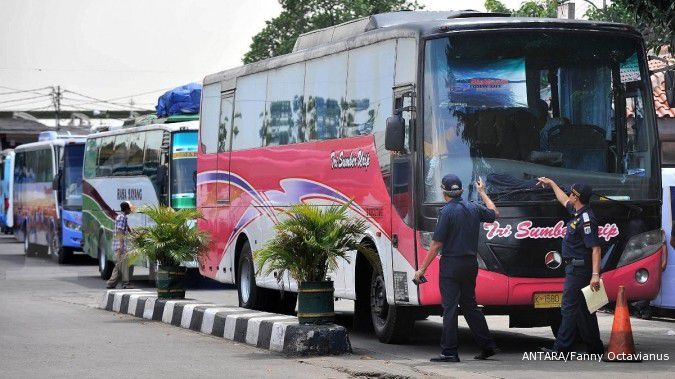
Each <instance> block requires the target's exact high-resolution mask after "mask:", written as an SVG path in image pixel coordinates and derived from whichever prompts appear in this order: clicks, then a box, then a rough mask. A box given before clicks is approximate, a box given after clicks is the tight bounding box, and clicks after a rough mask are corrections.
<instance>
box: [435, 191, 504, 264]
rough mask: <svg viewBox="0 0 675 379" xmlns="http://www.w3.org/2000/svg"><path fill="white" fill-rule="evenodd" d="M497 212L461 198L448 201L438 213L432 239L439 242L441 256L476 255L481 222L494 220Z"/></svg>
mask: <svg viewBox="0 0 675 379" xmlns="http://www.w3.org/2000/svg"><path fill="white" fill-rule="evenodd" d="M496 217H497V214H496V213H495V211H493V210H491V209H488V208H487V207H485V206H483V205H479V204H476V203H472V202H467V201H464V200H462V199H452V200H450V201H448V203H447V204H445V206H443V208H441V210H440V211H439V213H438V223H437V224H436V229H435V231H434V236H433V239H434V241H437V242H441V243H442V244H443V248H442V249H441V255H442V256H464V255H473V256H475V255H476V252H477V251H478V234H479V233H480V223H481V222H494V220H495V218H496Z"/></svg>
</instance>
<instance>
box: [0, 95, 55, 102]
mask: <svg viewBox="0 0 675 379" xmlns="http://www.w3.org/2000/svg"><path fill="white" fill-rule="evenodd" d="M50 96H51V95H40V96H33V97H24V98H21V99H11V100H3V101H0V104H5V103H15V102H17V101H25V100H33V99H39V98H41V97H50Z"/></svg>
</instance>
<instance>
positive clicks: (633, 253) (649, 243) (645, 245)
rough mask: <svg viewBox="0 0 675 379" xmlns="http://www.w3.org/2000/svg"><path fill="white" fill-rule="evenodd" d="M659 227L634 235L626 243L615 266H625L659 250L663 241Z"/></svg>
mask: <svg viewBox="0 0 675 379" xmlns="http://www.w3.org/2000/svg"><path fill="white" fill-rule="evenodd" d="M664 238H665V237H664V236H663V231H662V230H661V229H658V230H651V231H649V232H645V233H640V234H637V235H634V236H633V237H631V238H630V239H629V240H628V243H626V248H625V249H624V251H623V254H621V258H620V259H619V263H617V265H616V267H621V266H625V265H627V264H631V263H633V262H637V261H639V260H640V259H642V258H644V257H647V256H649V255H652V254H654V253H656V252H657V251H659V249H660V248H661V246H662V245H663V242H664Z"/></svg>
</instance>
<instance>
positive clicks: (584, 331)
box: [553, 265, 604, 354]
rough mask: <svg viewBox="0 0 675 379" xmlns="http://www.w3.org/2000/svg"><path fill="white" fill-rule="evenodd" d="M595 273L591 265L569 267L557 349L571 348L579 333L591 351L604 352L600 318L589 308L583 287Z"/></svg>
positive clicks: (566, 272)
mask: <svg viewBox="0 0 675 379" xmlns="http://www.w3.org/2000/svg"><path fill="white" fill-rule="evenodd" d="M591 273H592V269H591V267H573V266H572V265H567V267H565V286H564V287H563V297H562V304H561V306H560V313H561V315H562V320H561V323H560V328H559V329H558V337H557V338H556V340H555V344H554V345H553V350H556V351H561V352H569V351H571V350H572V345H573V344H574V340H575V339H576V336H577V332H578V334H579V336H580V337H581V339H582V340H583V341H584V343H585V344H586V347H587V348H588V352H590V353H600V354H601V353H603V352H604V346H603V345H602V341H601V340H600V330H599V329H598V318H597V317H596V315H595V313H593V314H591V313H590V312H589V311H588V306H587V305H586V299H585V298H584V295H583V293H581V289H582V288H584V287H586V286H587V285H589V283H590V281H591Z"/></svg>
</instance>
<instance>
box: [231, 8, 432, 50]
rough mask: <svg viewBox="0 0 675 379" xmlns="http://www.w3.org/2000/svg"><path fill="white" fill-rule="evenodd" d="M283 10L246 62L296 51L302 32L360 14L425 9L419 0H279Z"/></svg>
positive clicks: (259, 36)
mask: <svg viewBox="0 0 675 379" xmlns="http://www.w3.org/2000/svg"><path fill="white" fill-rule="evenodd" d="M279 3H280V4H281V6H282V8H283V10H282V11H281V14H279V16H277V17H275V18H273V19H271V20H269V21H266V22H265V23H266V25H265V27H264V28H263V30H261V31H260V33H258V34H256V35H255V36H254V37H253V42H252V43H251V47H250V50H249V51H248V52H247V53H246V54H245V55H244V59H243V61H244V63H253V62H257V61H259V60H263V59H266V58H270V57H274V56H277V55H282V54H287V53H290V52H291V50H293V45H294V44H295V40H296V39H297V38H298V36H299V35H300V34H302V33H306V32H308V31H310V30H315V29H321V28H326V27H329V26H333V25H338V24H341V23H343V22H347V21H350V20H354V19H356V18H359V17H364V16H369V15H373V14H377V13H383V12H390V11H396V10H405V9H410V10H414V9H421V8H422V6H421V5H420V4H418V2H417V0H279Z"/></svg>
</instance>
